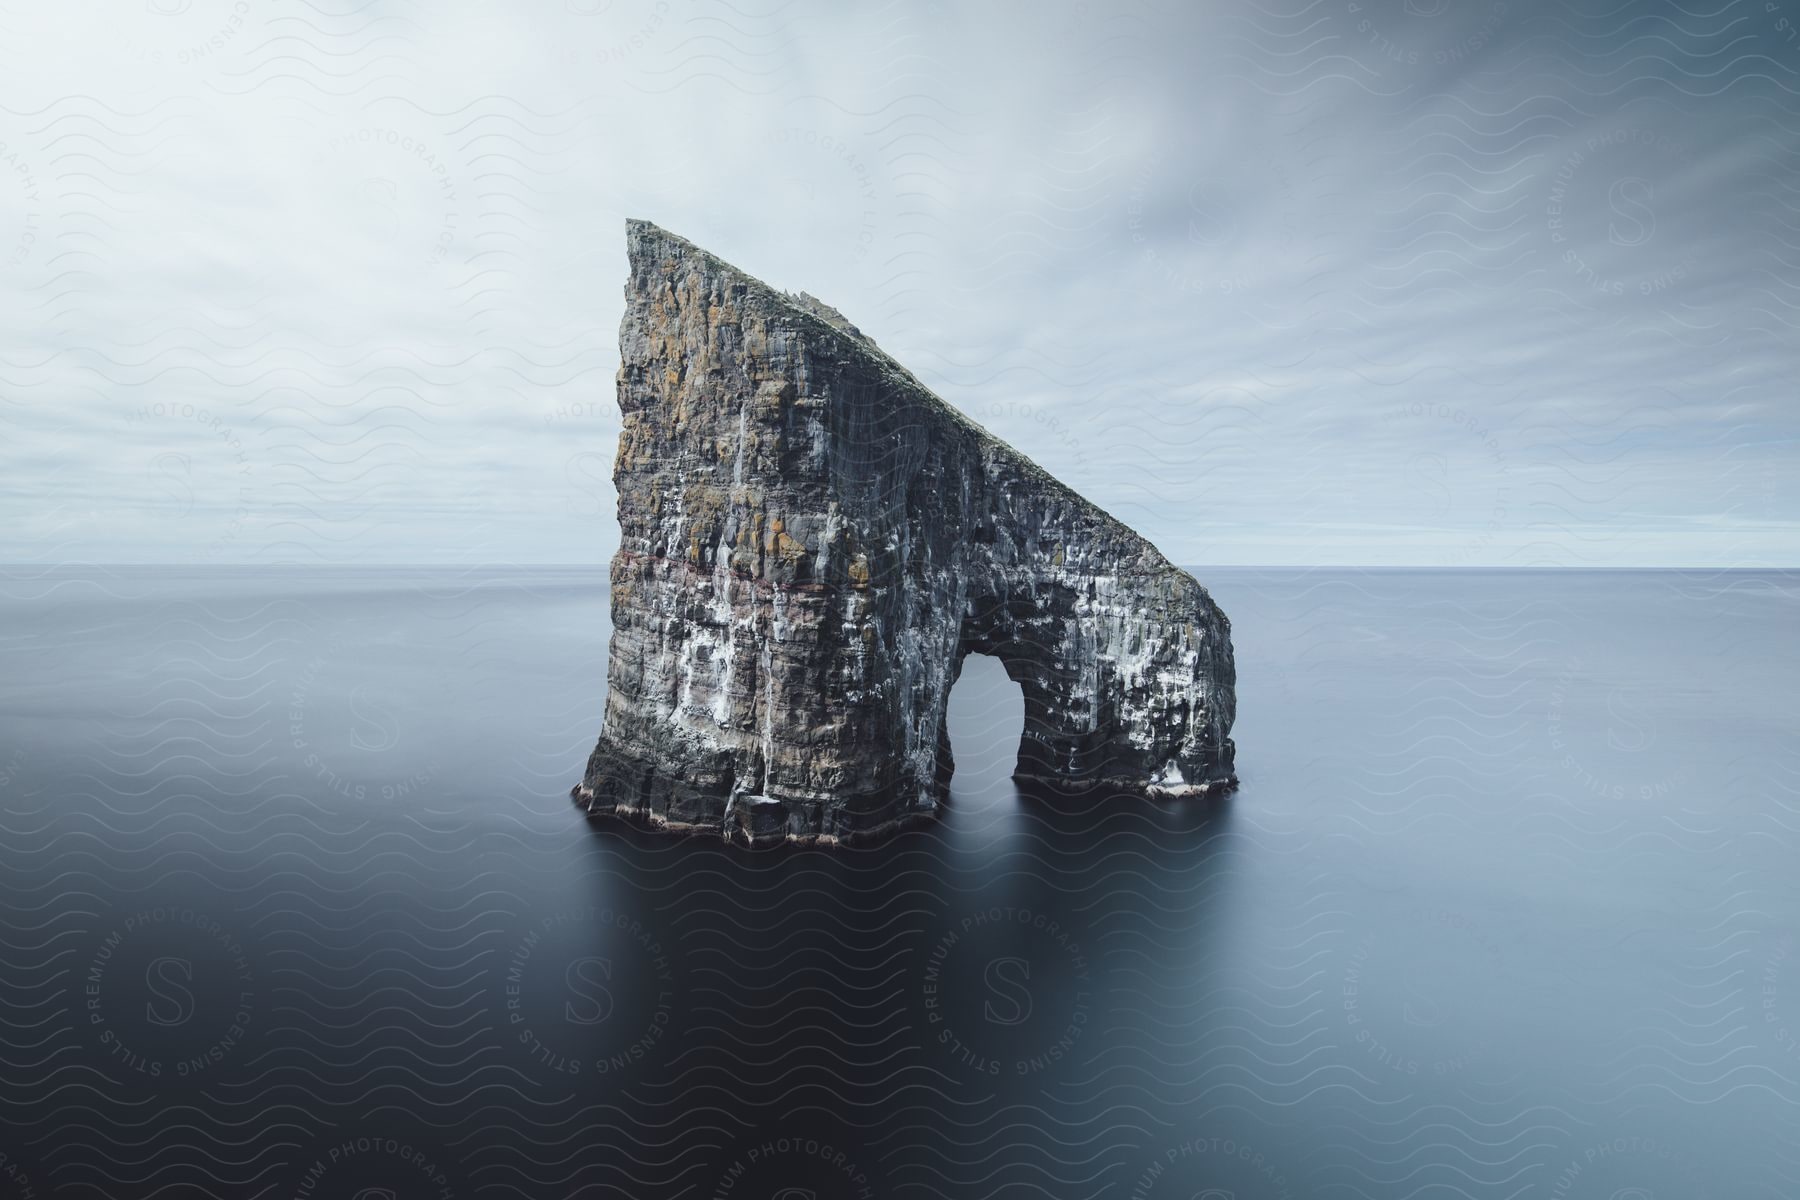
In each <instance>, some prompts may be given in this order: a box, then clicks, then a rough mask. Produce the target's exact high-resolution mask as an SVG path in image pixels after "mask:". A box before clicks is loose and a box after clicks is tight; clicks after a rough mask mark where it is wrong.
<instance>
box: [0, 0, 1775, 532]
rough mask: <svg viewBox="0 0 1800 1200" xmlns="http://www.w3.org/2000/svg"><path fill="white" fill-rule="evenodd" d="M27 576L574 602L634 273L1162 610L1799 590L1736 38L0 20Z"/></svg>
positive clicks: (1661, 16)
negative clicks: (1139, 564) (511, 586)
mask: <svg viewBox="0 0 1800 1200" xmlns="http://www.w3.org/2000/svg"><path fill="white" fill-rule="evenodd" d="M0 26H4V28H5V30H6V31H7V33H8V35H9V36H8V37H7V38H6V39H5V43H4V46H5V48H4V49H0V66H3V67H4V68H5V69H6V70H7V72H8V80H9V99H8V102H7V107H6V108H5V109H4V110H0V143H3V145H0V294H3V295H4V296H5V303H6V304H7V306H8V312H7V316H8V317H9V318H10V323H9V328H11V329H12V330H14V336H13V338H11V339H9V343H8V346H7V348H6V349H5V350H4V351H0V436H3V437H4V441H3V442H0V470H3V471H4V479H5V483H4V484H3V485H0V511H3V512H4V514H5V515H6V517H7V520H6V534H5V537H6V539H7V544H6V545H5V546H4V547H3V548H0V556H3V557H4V558H6V559H9V560H14V561H28V562H57V561H66V560H81V561H192V562H256V563H264V562H296V561H297V562H362V563H380V562H449V563H469V562H504V561H538V562H587V563H594V562H601V561H604V559H605V557H606V555H607V554H608V553H609V552H610V549H611V546H612V544H613V541H614V538H615V533H614V530H613V527H612V494H611V490H610V481H609V479H608V474H609V471H610V460H611V454H612V445H613V439H614V438H615V437H616V434H617V416H616V412H615V411H614V409H613V407H612V400H611V391H612V377H613V372H614V370H615V369H616V366H617V352H616V346H615V339H616V330H617V325H618V320H619V316H620V312H621V309H622V300H621V296H620V288H621V281H622V279H623V273H624V269H623V268H624V259H623V245H622V241H623V236H622V222H623V218H624V217H625V216H627V215H630V216H642V217H647V218H650V219H652V220H655V221H657V222H658V223H660V224H663V225H665V226H666V227H668V228H671V229H673V230H675V231H677V232H679V233H681V234H683V235H684V236H687V237H690V238H692V239H693V240H695V241H697V242H699V243H700V244H702V245H704V246H707V247H708V248H709V249H712V250H714V251H715V252H717V253H719V254H721V255H723V256H724V257H726V258H728V259H731V260H732V261H734V262H736V263H738V264H739V265H741V266H743V267H744V268H746V269H747V270H750V271H752V272H754V273H756V274H759V275H761V276H763V277H764V278H766V279H768V280H769V281H770V282H771V283H774V284H776V285H778V286H784V287H788V288H791V289H800V288H804V289H805V290H807V291H809V292H812V293H813V294H815V295H818V296H821V297H823V298H825V299H826V300H828V301H829V302H831V303H833V304H835V305H836V306H837V307H839V308H840V309H842V310H843V311H844V312H845V313H846V314H848V315H849V316H850V317H851V319H852V320H854V321H856V322H857V324H859V325H860V326H861V327H862V328H863V329H864V330H866V331H867V332H869V333H870V334H871V335H872V336H874V337H875V338H876V339H877V340H878V341H879V342H880V343H881V344H882V345H883V346H884V347H886V348H887V349H888V350H889V351H890V352H892V353H894V354H895V355H896V356H897V357H898V358H899V359H900V360H901V361H903V362H905V363H907V364H908V365H909V366H911V367H912V368H913V369H914V370H915V371H916V372H917V373H918V374H919V375H920V377H921V378H922V379H924V380H925V381H926V382H927V383H929V384H930V385H931V386H933V387H934V388H936V389H937V390H938V391H939V392H940V394H942V395H943V396H944V397H945V398H946V399H947V400H949V401H951V402H952V403H954V404H957V405H958V406H960V407H962V408H963V409H965V410H966V411H968V412H969V413H971V414H972V415H973V416H975V417H976V419H978V420H980V421H982V422H983V423H984V424H986V425H987V426H988V427H989V428H991V429H993V430H994V432H996V433H997V434H999V435H1001V436H1002V437H1005V438H1006V439H1007V440H1008V441H1010V442H1012V443H1013V444H1014V445H1016V446H1018V447H1020V448H1021V449H1023V450H1025V451H1026V452H1027V453H1030V454H1032V455H1033V456H1034V457H1037V458H1038V459H1039V460H1040V461H1042V462H1043V463H1044V464H1045V465H1046V466H1047V467H1049V468H1050V469H1051V470H1053V471H1055V472H1057V473H1058V474H1060V475H1062V476H1063V477H1064V478H1066V479H1067V480H1068V481H1069V482H1070V483H1072V484H1073V485H1075V486H1076V487H1078V488H1080V489H1081V490H1082V491H1084V492H1085V493H1086V494H1087V495H1089V496H1090V497H1092V498H1094V499H1095V500H1096V501H1098V502H1099V503H1101V504H1102V505H1104V506H1105V507H1107V508H1109V509H1110V510H1112V511H1114V512H1115V513H1117V514H1118V515H1119V516H1121V517H1122V518H1124V519H1126V520H1127V521H1129V522H1130V523H1132V524H1133V525H1134V526H1136V527H1137V528H1139V529H1141V530H1142V531H1143V532H1145V533H1146V534H1148V535H1149V536H1150V537H1151V538H1152V539H1154V540H1155V541H1157V542H1158V544H1160V545H1161V546H1163V548H1164V549H1165V550H1167V551H1168V552H1169V553H1170V554H1171V555H1172V556H1173V557H1175V558H1176V559H1177V560H1179V561H1185V562H1196V563H1198V562H1274V561H1280V562H1318V563H1332V562H1355V563H1380V562H1395V563H1446V564H1468V563H1480V564H1491V565H1506V564H1511V565H1543V564H1559V565H1583V564H1591V565H1622V564H1658V563H1698V564H1707V565H1750V564H1769V563H1790V562H1792V561H1793V551H1794V546H1795V541H1796V537H1795V531H1796V528H1797V522H1800V495H1797V494H1796V487H1795V485H1794V484H1793V483H1792V477H1793V472H1792V471H1791V470H1790V469H1789V465H1790V464H1791V458H1792V456H1791V451H1792V447H1793V445H1794V444H1795V436H1796V431H1795V424H1796V420H1797V416H1796V410H1795V408H1794V406H1793V404H1792V403H1791V399H1790V397H1791V394H1792V385H1791V381H1792V379H1793V377H1794V368H1795V366H1796V363H1795V350H1794V347H1795V346H1796V345H1800V339H1796V338H1795V336H1794V332H1795V331H1794V328H1793V325H1794V322H1795V317H1796V314H1797V313H1800V294H1797V289H1796V286H1795V284H1796V281H1797V280H1800V275H1797V270H1796V269H1797V268H1800V220H1797V219H1796V204H1797V203H1800V181H1797V180H1796V177H1795V174H1794V170H1793V166H1792V164H1793V162H1794V156H1793V148H1794V146H1793V138H1794V134H1793V132H1792V131H1793V130H1794V129H1795V128H1796V125H1795V123H1794V121H1793V116H1794V109H1795V107H1796V104H1797V102H1800V54H1796V52H1795V49H1794V46H1793V45H1792V44H1791V43H1789V42H1786V41H1784V40H1783V37H1782V33H1781V30H1780V29H1779V28H1778V26H1777V25H1776V21H1775V17H1774V16H1773V15H1769V14H1764V13H1763V12H1762V11H1761V10H1760V9H1758V8H1756V6H1751V7H1749V8H1742V7H1737V8H1733V7H1730V6H1727V7H1726V8H1723V9H1720V10H1719V11H1718V12H1716V13H1710V14H1709V13H1700V14H1693V13H1687V12H1685V11H1683V10H1681V9H1678V8H1675V7H1673V6H1668V7H1658V6H1635V5H1634V6H1626V7H1624V8H1619V7H1617V6H1615V7H1614V8H1613V9H1612V10H1610V11H1609V12H1604V13H1603V12H1594V13H1589V12H1584V11H1580V10H1571V9H1568V8H1567V7H1566V6H1559V5H1548V4H1516V3H1499V2H1496V3H1492V4H1474V5H1455V6H1450V5H1439V4H1436V3H1435V2H1434V0H1392V2H1391V3H1386V2H1372V0H1361V2H1359V3H1357V4H1347V3H1339V2H1338V0H1325V2H1324V3H1322V4H1319V5H1311V6H1306V5H1294V6H1283V5H1281V4H1278V3H1274V0H1268V2H1266V3H1256V4H1252V3H1242V4H1233V5H1229V6H1193V5H1176V4H1168V3H1148V2H1145V3H1124V4H1112V5H1097V4H1092V3H1085V4H1077V3H1053V4H1034V5H1029V6H1027V5H1024V4H1014V5H997V6H987V7H981V8H970V7H969V6H957V5H949V4H944V3H925V2H919V3H905V4H893V5H887V6H883V7H881V8H878V9H860V8H858V9H851V8H846V7H844V6H831V5H826V4H823V3H810V2H808V0H799V2H796V3H787V4H781V5H774V4H770V5H764V6H732V7H730V8H724V7H713V6H705V7H703V6H700V5H697V4H693V3H688V2H684V0H528V2H523V3H517V4H511V5H497V4H473V3H444V4H434V5H432V6H430V7H429V8H425V7H423V6H416V5H410V4H398V3H385V4H375V5H357V6H349V5H345V6H340V7H335V8H334V7H331V6H329V5H325V4H306V5H295V6H290V7H287V8H276V9H269V8H266V7H264V6H252V5H248V4H243V3H241V2H239V0H149V2H148V3H144V4H141V5H137V4H125V5H119V6H111V5H108V6H100V5H98V4H93V3H74V4H68V5H55V6H30V7H23V6H14V7H13V9H12V10H11V11H9V12H8V13H7V14H6V15H5V16H4V18H3V19H0Z"/></svg>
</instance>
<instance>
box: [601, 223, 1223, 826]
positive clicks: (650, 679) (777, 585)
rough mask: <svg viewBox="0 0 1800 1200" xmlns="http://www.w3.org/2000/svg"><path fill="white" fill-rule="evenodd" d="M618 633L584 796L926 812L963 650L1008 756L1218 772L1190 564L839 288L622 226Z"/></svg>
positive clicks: (1101, 770) (1214, 618) (704, 821)
mask: <svg viewBox="0 0 1800 1200" xmlns="http://www.w3.org/2000/svg"><path fill="white" fill-rule="evenodd" d="M627 237H628V239H629V250H630V263H631V278H630V280H629V281H628V283H627V285H626V301H627V303H626V310H625V318H624V321H623V323H622V325H621V327H620V331H619V346H620V353H621V360H622V361H621V364H620V368H619V379H618V387H619V407H620V409H621V411H622V412H623V416H624V428H623V432H622V433H621V435H620V438H619V450H618V459H617V462H616V465H615V470H614V479H615V481H616V482H617V485H618V491H619V524H620V527H621V532H622V535H623V541H622V544H621V547H620V549H619V552H618V554H617V555H616V556H614V558H613V563H612V618H613V635H612V655H611V661H610V665H609V669H608V693H607V698H606V713H605V718H604V723H603V726H602V730H601V734H600V742H599V745H598V746H597V747H595V749H594V753H593V755H592V757H591V758H590V759H589V760H588V765H587V771H586V775H585V777H584V778H583V780H582V782H581V784H580V785H578V786H577V787H576V788H575V790H574V796H575V798H576V800H577V801H578V802H579V803H580V804H581V805H582V806H583V807H584V808H586V809H587V810H588V811H589V812H590V813H594V814H614V815H621V816H633V817H639V818H643V819H646V820H648V821H649V822H651V823H653V824H655V825H658V826H663V827H667V828H670V829H678V830H691V831H708V832H712V833H718V834H722V835H724V836H726V837H732V838H738V839H741V840H747V841H750V842H753V843H762V842H766V841H775V840H781V839H793V840H802V841H811V840H819V841H834V840H852V839H860V838H866V837H869V836H872V835H876V834H880V833H883V832H886V831H889V830H892V829H895V828H897V827H898V826H900V825H902V824H904V823H905V822H907V821H910V820H914V819H918V818H923V817H928V816H930V815H932V814H933V813H935V812H936V811H937V809H938V807H939V805H940V804H941V803H942V802H943V799H944V795H945V785H946V783H947V782H948V780H949V777H950V769H951V762H950V748H949V741H948V737H947V734H946V731H945V725H944V718H945V711H946V708H947V703H948V699H949V695H950V688H951V685H952V684H953V683H955V681H956V678H957V675H958V673H959V672H960V671H961V669H962V660H963V657H964V656H965V655H967V654H970V653H980V654H992V655H995V656H996V657H998V658H999V659H1000V660H1001V661H1002V662H1003V663H1004V664H1005V667H1006V670H1007V673H1008V674H1009V675H1010V676H1011V677H1012V678H1013V679H1015V680H1017V681H1018V682H1019V684H1020V685H1021V686H1022V689H1023V691H1024V695H1025V735H1024V738H1023V740H1022V742H1021V743H1020V746H1019V760H1018V768H1017V776H1018V777H1019V778H1020V779H1025V780H1036V781H1043V782H1046V783H1054V784H1057V785H1061V786H1065V787H1068V786H1074V787H1085V786H1105V787H1109V788H1113V789H1120V790H1125V791H1131V792H1138V793H1150V794H1154V795H1184V794H1196V793H1200V792H1205V791H1207V790H1210V789H1215V788H1222V787H1228V786H1230V785H1231V784H1233V783H1235V778H1234V776H1233V774H1232V749H1233V748H1232V743H1231V739H1230V737H1229V736H1228V734H1229V732H1230V729H1231V723H1232V717H1233V714H1234V710H1235V698H1234V695H1233V685H1234V682H1235V678H1236V675H1235V670H1234V668H1233V664H1232V656H1231V636H1230V634H1231V626H1230V623H1229V622H1228V621H1227V620H1226V618H1225V615H1224V614H1223V613H1221V612H1220V611H1219V608H1218V606H1217V605H1215V604H1214V603H1213V602H1212V599H1211V597H1210V596H1208V595H1207V593H1206V590H1205V589H1204V588H1202V587H1201V586H1200V585H1199V584H1198V583H1197V582H1195V580H1194V579H1193V577H1192V576H1190V575H1188V574H1187V573H1185V572H1183V571H1180V570H1177V569H1176V568H1175V567H1173V566H1171V565H1170V564H1169V562H1168V561H1167V560H1165V559H1164V558H1163V556H1162V555H1161V554H1160V553H1158V552H1157V550H1156V548H1155V547H1153V546H1151V545H1150V543H1149V542H1147V541H1145V540H1144V539H1143V538H1141V537H1139V536H1138V535H1137V534H1135V533H1133V532H1132V531H1131V530H1129V529H1127V528H1126V527H1125V526H1124V525H1122V524H1120V523H1119V522H1118V521H1116V520H1114V519H1113V518H1112V517H1110V516H1108V515H1107V514H1106V513H1104V512H1102V511H1100V510H1099V509H1098V508H1096V507H1095V506H1094V505H1092V504H1090V503H1088V502H1087V501H1085V500H1083V499H1082V498H1081V497H1080V496H1078V495H1076V494H1075V493H1074V492H1073V491H1071V490H1070V489H1068V488H1067V487H1064V486H1063V485H1062V484H1060V483H1058V482H1057V481H1056V480H1054V479H1052V478H1050V476H1049V475H1047V474H1045V473H1044V471H1042V470H1041V469H1040V468H1038V467H1037V466H1036V465H1035V464H1033V463H1032V462H1031V461H1030V460H1028V459H1026V458H1025V457H1024V456H1023V455H1021V454H1019V453H1018V452H1017V451H1015V450H1013V449H1012V448H1011V447H1010V446H1007V445H1006V444H1005V443H1003V442H1001V441H999V440H998V439H997V438H995V437H993V436H992V435H991V434H989V433H987V432H986V431H984V430H982V429H981V428H980V427H979V426H977V425H975V424H974V423H973V422H971V421H969V420H968V419H967V418H966V417H964V416H962V415H961V414H960V413H959V412H957V411H956V410H955V409H953V408H951V407H950V406H949V405H948V404H946V403H944V402H943V401H942V400H940V399H938V398H937V397H936V396H934V395H933V394H932V393H931V392H930V391H928V390H927V389H926V388H925V387H924V385H922V384H920V383H919V382H918V381H917V380H916V379H914V378H913V377H912V376H911V375H910V374H908V373H907V372H906V371H905V370H904V369H902V368H901V367H900V366H899V364H897V363H895V362H894V361H893V360H892V359H890V358H889V357H888V356H887V355H886V354H884V353H883V352H882V351H881V350H880V349H878V348H877V347H876V346H875V344H874V343H873V342H872V341H870V340H869V339H868V338H866V337H864V336H863V335H862V334H861V333H860V332H859V331H858V330H857V329H856V328H855V327H854V326H853V325H851V324H850V323H849V322H848V321H847V320H845V319H844V317H843V316H842V314H840V313H838V312H837V311H836V310H835V309H832V308H830V307H829V306H827V305H825V304H823V303H821V302H820V301H817V300H815V299H813V298H812V297H810V296H807V295H805V294H804V293H802V294H800V295H799V296H789V295H786V294H784V293H782V292H779V291H776V290H774V289H772V288H770V287H768V286H766V285H764V284H762V283H760V282H758V281H757V280H755V279H752V278H750V277H749V276H747V275H745V274H744V273H743V272H741V271H739V270H737V269H736V268H734V267H732V266H730V265H729V264H727V263H724V262H722V261H720V260H719V259H717V258H714V257H713V256H712V255H710V254H708V253H706V252H705V251H703V250H700V249H699V248H697V247H695V246H693V245H691V244H689V243H688V242H686V241H684V240H682V239H681V238H678V237H675V236H674V235H672V234H670V233H667V232H665V231H663V230H661V229H658V228H657V227H656V226H654V225H650V224H648V223H646V222H642V221H632V222H629V223H628V225H627Z"/></svg>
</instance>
